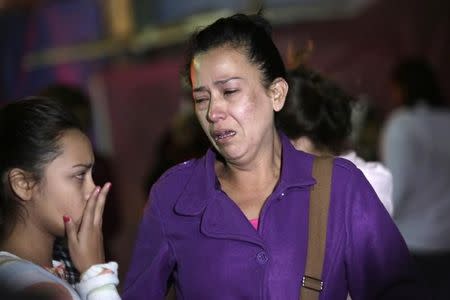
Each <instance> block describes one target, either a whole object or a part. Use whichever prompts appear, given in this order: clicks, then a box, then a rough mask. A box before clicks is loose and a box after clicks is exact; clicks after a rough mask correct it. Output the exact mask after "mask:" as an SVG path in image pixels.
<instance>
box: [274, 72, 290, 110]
mask: <svg viewBox="0 0 450 300" xmlns="http://www.w3.org/2000/svg"><path fill="white" fill-rule="evenodd" d="M288 90H289V86H288V83H287V82H286V80H284V79H283V78H281V77H278V78H276V79H275V80H274V81H273V82H272V84H271V85H270V92H271V96H272V105H273V110H274V111H276V112H278V111H280V110H281V109H282V108H283V106H284V102H285V101H286V95H287V92H288Z"/></svg>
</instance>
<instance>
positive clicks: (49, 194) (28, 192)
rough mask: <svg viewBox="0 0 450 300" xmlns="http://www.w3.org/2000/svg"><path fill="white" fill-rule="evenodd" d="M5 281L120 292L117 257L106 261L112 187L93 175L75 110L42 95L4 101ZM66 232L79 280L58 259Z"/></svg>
mask: <svg viewBox="0 0 450 300" xmlns="http://www.w3.org/2000/svg"><path fill="white" fill-rule="evenodd" d="M0 141H1V145H2V146H1V151H0V176H1V184H0V281H1V282H2V283H5V284H6V285H7V286H8V287H9V288H12V289H14V290H15V291H17V292H18V293H29V292H39V293H42V292H45V293H46V294H48V295H50V296H51V297H52V299H53V298H54V299H64V300H65V299H68V300H72V299H83V300H84V299H87V300H94V299H102V300H103V299H105V300H109V299H111V300H112V299H120V297H119V295H118V293H117V290H116V285H117V284H118V277H117V264H116V263H115V262H110V263H105V261H104V249H103V238H102V213H103V208H104V205H105V200H106V196H107V194H108V191H109V189H110V187H111V184H110V183H106V184H105V185H104V186H103V187H98V186H96V185H95V183H94V182H93V180H92V167H93V164H94V156H93V154H92V147H91V144H90V141H89V139H88V138H87V136H86V135H85V134H84V133H83V132H82V131H81V128H80V126H79V124H78V122H77V120H76V119H75V118H74V116H73V115H71V114H70V113H69V112H67V111H66V110H65V109H64V108H63V107H62V106H61V105H60V104H58V103H57V102H55V101H53V100H50V99H47V98H41V97H33V98H28V99H22V100H19V101H17V102H13V103H10V104H8V105H6V106H4V107H3V108H1V109H0ZM65 234H66V235H67V239H68V245H69V251H70V255H71V258H72V260H73V263H74V265H75V267H76V268H77V269H78V270H79V271H80V273H81V278H80V282H79V283H78V284H76V286H75V288H72V287H71V286H70V285H69V284H68V283H67V282H66V281H65V272H64V267H63V264H62V263H60V262H56V261H52V249H53V243H54V241H55V238H56V237H61V236H64V235H65Z"/></svg>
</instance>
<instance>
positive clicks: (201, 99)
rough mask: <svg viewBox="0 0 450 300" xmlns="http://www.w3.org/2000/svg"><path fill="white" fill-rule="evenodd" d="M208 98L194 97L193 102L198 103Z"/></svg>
mask: <svg viewBox="0 0 450 300" xmlns="http://www.w3.org/2000/svg"><path fill="white" fill-rule="evenodd" d="M208 100H209V98H207V97H201V98H194V103H195V104H200V103H202V102H206V101H208Z"/></svg>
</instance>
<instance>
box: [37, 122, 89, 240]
mask: <svg viewBox="0 0 450 300" xmlns="http://www.w3.org/2000/svg"><path fill="white" fill-rule="evenodd" d="M59 143H60V147H61V154H60V155H59V156H57V157H56V158H55V159H54V160H53V161H51V162H50V163H49V164H48V165H46V166H45V168H44V170H43V174H44V175H43V178H42V180H41V181H40V182H39V183H38V184H37V185H36V188H35V192H34V194H33V201H32V202H33V205H34V206H35V207H33V210H32V213H31V214H30V215H31V216H32V217H34V221H35V222H34V223H35V225H37V226H40V227H41V229H42V230H44V231H47V232H50V233H51V234H53V235H54V236H63V235H64V222H63V216H64V215H67V216H70V217H71V218H72V220H73V221H74V222H75V223H76V224H79V223H80V222H81V217H82V214H83V210H84V206H85V204H86V201H87V199H88V198H89V196H90V194H91V192H92V191H93V190H94V188H95V184H94V181H93V180H92V166H93V164H94V154H93V152H92V147H91V143H90V141H89V139H88V138H87V137H86V135H84V134H83V133H82V132H80V131H79V130H68V131H65V132H64V133H63V136H62V137H61V139H60V140H59Z"/></svg>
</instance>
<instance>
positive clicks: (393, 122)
mask: <svg viewBox="0 0 450 300" xmlns="http://www.w3.org/2000/svg"><path fill="white" fill-rule="evenodd" d="M411 121H412V120H411V118H410V117H409V116H408V115H407V114H406V113H405V112H402V111H399V112H396V113H394V115H393V116H392V117H391V118H390V119H389V120H388V121H387V123H386V127H385V128H384V130H383V133H382V136H381V155H382V160H383V162H384V163H385V165H386V167H387V168H388V169H389V170H390V171H391V173H392V178H393V191H392V203H393V211H394V212H393V217H394V219H395V218H396V216H398V215H399V214H401V213H402V211H403V210H404V208H403V206H404V205H407V204H408V199H409V197H410V195H411V194H412V193H413V191H414V189H415V186H414V185H415V183H416V180H415V179H414V178H413V177H414V176H415V169H414V168H415V162H416V159H417V157H416V155H415V153H417V151H418V149H417V146H418V145H416V144H415V142H414V126H413V124H412V122H411Z"/></svg>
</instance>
